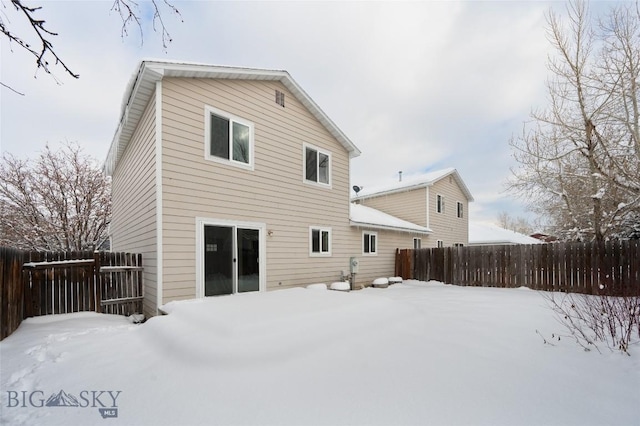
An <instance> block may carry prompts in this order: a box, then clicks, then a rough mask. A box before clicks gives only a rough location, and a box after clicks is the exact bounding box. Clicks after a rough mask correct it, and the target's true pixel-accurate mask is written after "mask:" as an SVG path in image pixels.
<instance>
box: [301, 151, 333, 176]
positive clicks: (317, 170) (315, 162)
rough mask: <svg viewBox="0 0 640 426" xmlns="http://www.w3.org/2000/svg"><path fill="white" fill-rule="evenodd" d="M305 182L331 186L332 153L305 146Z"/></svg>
mask: <svg viewBox="0 0 640 426" xmlns="http://www.w3.org/2000/svg"><path fill="white" fill-rule="evenodd" d="M304 181H305V182H307V183H315V184H319V185H323V186H331V153H330V152H328V151H323V150H321V149H318V148H316V147H315V146H312V145H307V144H305V145H304Z"/></svg>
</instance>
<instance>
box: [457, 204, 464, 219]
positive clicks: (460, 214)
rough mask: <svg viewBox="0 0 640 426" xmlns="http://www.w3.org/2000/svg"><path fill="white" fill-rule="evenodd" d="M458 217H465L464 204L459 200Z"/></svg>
mask: <svg viewBox="0 0 640 426" xmlns="http://www.w3.org/2000/svg"><path fill="white" fill-rule="evenodd" d="M458 217H460V218H462V217H464V204H462V203H461V202H459V201H458Z"/></svg>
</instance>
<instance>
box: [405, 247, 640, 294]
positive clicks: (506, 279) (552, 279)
mask: <svg viewBox="0 0 640 426" xmlns="http://www.w3.org/2000/svg"><path fill="white" fill-rule="evenodd" d="M397 256H398V258H397V262H396V265H397V268H396V271H397V272H396V273H397V274H399V273H400V272H402V271H403V270H404V269H406V268H412V270H411V272H410V273H409V275H411V276H412V277H415V278H416V279H419V280H423V281H428V280H437V281H442V282H445V283H447V284H457V285H471V286H482V287H489V286H493V287H496V286H497V287H520V286H526V287H529V288H532V289H534V290H544V291H568V292H574V293H586V294H608V295H615V296H620V295H634V296H636V295H640V241H638V240H626V241H607V242H606V243H600V244H598V243H595V242H593V243H591V242H590V243H585V242H575V243H552V244H535V245H521V246H476V247H473V246H472V247H446V248H425V249H417V250H399V251H397ZM410 260H413V264H410ZM403 274H404V272H403ZM403 278H404V275H403Z"/></svg>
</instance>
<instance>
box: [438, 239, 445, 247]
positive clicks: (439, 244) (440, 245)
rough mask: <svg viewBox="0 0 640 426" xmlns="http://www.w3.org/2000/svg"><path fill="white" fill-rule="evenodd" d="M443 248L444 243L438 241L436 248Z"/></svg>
mask: <svg viewBox="0 0 640 426" xmlns="http://www.w3.org/2000/svg"><path fill="white" fill-rule="evenodd" d="M442 247H444V241H442V240H438V248H442Z"/></svg>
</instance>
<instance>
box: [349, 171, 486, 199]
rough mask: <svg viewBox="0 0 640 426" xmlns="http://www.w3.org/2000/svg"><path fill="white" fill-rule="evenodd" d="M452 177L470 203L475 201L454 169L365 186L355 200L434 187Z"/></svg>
mask: <svg viewBox="0 0 640 426" xmlns="http://www.w3.org/2000/svg"><path fill="white" fill-rule="evenodd" d="M450 175H451V176H453V177H454V178H455V179H456V181H457V182H458V185H459V186H460V189H462V192H463V193H464V194H465V195H466V196H467V199H468V200H469V201H473V196H472V195H471V192H470V191H469V189H468V188H467V185H465V183H464V181H463V180H462V178H461V177H460V174H459V173H458V171H457V170H456V169H455V168H453V167H449V168H446V169H442V170H435V171H432V172H428V173H421V174H415V175H410V176H406V177H403V180H402V181H401V182H394V183H392V184H387V185H379V186H372V187H366V186H365V187H364V188H363V189H362V190H361V191H360V192H359V193H358V195H357V196H355V197H354V198H353V199H354V200H361V199H364V198H369V197H375V196H380V195H387V194H393V193H396V192H403V191H410V190H412V189H417V188H425V187H427V186H432V185H433V184H434V183H436V182H437V181H439V180H440V179H442V178H445V177H447V176H450Z"/></svg>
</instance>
